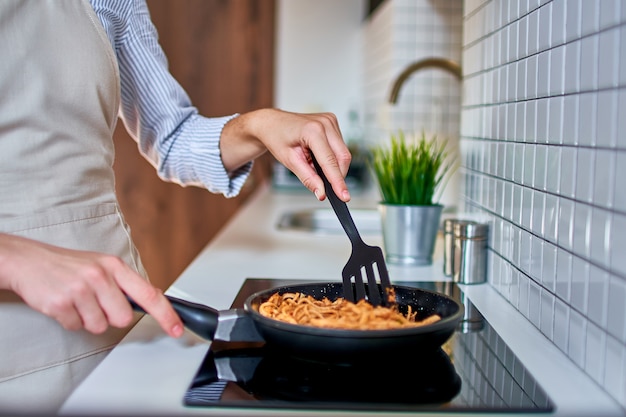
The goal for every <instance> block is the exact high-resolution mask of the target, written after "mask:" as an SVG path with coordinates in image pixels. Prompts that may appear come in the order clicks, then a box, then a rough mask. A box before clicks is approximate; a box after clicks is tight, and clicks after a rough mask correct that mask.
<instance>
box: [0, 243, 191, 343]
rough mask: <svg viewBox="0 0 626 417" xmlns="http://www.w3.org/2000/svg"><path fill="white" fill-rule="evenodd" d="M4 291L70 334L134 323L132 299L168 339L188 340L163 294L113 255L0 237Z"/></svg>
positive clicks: (2, 287)
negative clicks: (182, 338) (71, 331)
mask: <svg viewBox="0 0 626 417" xmlns="http://www.w3.org/2000/svg"><path fill="white" fill-rule="evenodd" d="M0 289H6V290H12V291H14V292H15V293H16V294H18V295H19V296H20V297H21V298H22V299H23V300H24V302H25V303H26V304H28V305H29V306H30V307H32V308H33V309H35V310H37V311H40V312H41V313H43V314H45V315H47V316H50V317H52V318H54V319H56V320H57V321H58V322H59V323H61V325H62V326H63V327H64V328H66V329H68V330H78V329H85V330H87V331H89V332H91V333H94V334H100V333H102V332H104V331H105V330H106V329H107V328H108V327H109V326H113V327H120V328H122V327H126V326H128V325H129V324H130V323H131V322H132V319H133V312H132V308H131V306H130V303H129V302H128V300H127V298H126V295H128V296H129V297H130V298H132V299H133V300H134V301H135V302H136V303H137V304H139V305H140V306H141V307H142V308H143V309H144V310H145V311H146V312H147V313H149V314H150V315H151V316H152V317H154V318H155V319H156V320H157V322H158V323H159V325H160V326H161V328H163V330H164V331H165V332H166V333H167V334H168V335H170V336H172V337H179V336H181V335H182V334H183V323H182V321H181V320H180V318H179V317H178V315H177V314H176V312H175V311H174V309H173V308H172V306H171V305H170V303H169V301H168V300H167V299H166V298H165V296H164V295H163V293H162V292H161V290H159V289H158V288H156V287H154V286H152V285H151V284H150V283H149V282H148V281H146V280H145V279H144V278H142V277H141V276H140V275H139V274H137V273H136V272H135V271H134V270H132V269H131V268H130V267H129V266H128V265H126V264H125V263H124V262H123V261H122V260H121V259H120V258H118V257H115V256H112V255H105V254H101V253H95V252H87V251H77V250H71V249H64V248H60V247H56V246H52V245H48V244H45V243H42V242H38V241H34V240H31V239H26V238H23V237H19V236H13V235H7V234H1V233H0Z"/></svg>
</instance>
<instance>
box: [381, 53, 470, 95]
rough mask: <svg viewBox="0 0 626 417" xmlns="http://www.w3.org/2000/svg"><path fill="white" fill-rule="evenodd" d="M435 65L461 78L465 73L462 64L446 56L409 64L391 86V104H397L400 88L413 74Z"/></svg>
mask: <svg viewBox="0 0 626 417" xmlns="http://www.w3.org/2000/svg"><path fill="white" fill-rule="evenodd" d="M428 67H435V68H441V69H443V70H446V71H448V72H450V73H451V74H452V75H454V76H455V77H456V78H458V79H459V81H460V80H461V78H462V76H463V73H462V71H461V66H460V65H459V64H457V63H456V62H454V61H451V60H449V59H445V58H426V59H423V60H421V61H417V62H414V63H412V64H411V65H409V66H408V67H406V68H405V69H404V71H402V72H401V73H400V75H398V77H397V78H396V80H395V81H394V83H393V87H392V88H391V94H390V95H389V102H390V103H391V104H396V102H397V101H398V94H399V93H400V88H402V85H403V84H404V82H405V81H406V80H407V78H409V76H410V75H411V74H413V73H414V72H417V71H419V70H420V69H422V68H428Z"/></svg>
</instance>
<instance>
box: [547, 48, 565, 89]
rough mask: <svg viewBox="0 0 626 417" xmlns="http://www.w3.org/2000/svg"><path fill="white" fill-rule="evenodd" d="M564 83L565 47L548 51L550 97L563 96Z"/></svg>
mask: <svg viewBox="0 0 626 417" xmlns="http://www.w3.org/2000/svg"><path fill="white" fill-rule="evenodd" d="M564 83H565V46H564V45H561V46H557V47H556V48H553V49H551V50H550V95H557V94H563V92H564Z"/></svg>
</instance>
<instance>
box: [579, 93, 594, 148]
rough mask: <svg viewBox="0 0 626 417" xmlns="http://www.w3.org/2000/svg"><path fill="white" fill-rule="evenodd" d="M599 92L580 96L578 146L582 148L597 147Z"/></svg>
mask: <svg viewBox="0 0 626 417" xmlns="http://www.w3.org/2000/svg"><path fill="white" fill-rule="evenodd" d="M597 98H598V94H597V92H595V91H594V92H590V93H585V94H581V95H580V100H579V101H578V111H579V114H578V144H579V145H582V146H591V145H595V134H596V116H597V110H596V108H597V105H596V102H597Z"/></svg>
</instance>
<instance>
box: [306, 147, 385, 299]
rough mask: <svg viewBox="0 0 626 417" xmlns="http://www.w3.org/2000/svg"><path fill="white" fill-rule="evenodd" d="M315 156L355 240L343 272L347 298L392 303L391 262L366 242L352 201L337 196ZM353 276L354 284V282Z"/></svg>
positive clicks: (332, 202) (338, 212)
mask: <svg viewBox="0 0 626 417" xmlns="http://www.w3.org/2000/svg"><path fill="white" fill-rule="evenodd" d="M312 159H313V165H314V166H315V170H316V171H317V174H318V175H319V176H320V177H322V180H323V181H324V189H325V191H326V196H327V197H328V200H329V201H330V205H331V206H332V208H333V210H334V211H335V214H336V215H337V217H338V218H339V222H340V223H341V226H342V227H343V230H345V232H346V234H347V235H348V238H349V239H350V242H352V253H351V254H350V258H349V259H348V263H346V266H344V267H343V271H342V272H341V276H342V277H343V292H344V298H345V299H346V300H348V301H352V302H357V301H359V300H362V299H364V298H365V299H366V300H367V301H368V302H369V303H370V304H372V305H375V306H378V305H388V304H389V293H390V291H391V289H392V287H391V283H390V282H389V274H388V273H387V265H386V264H385V258H384V256H383V251H382V249H381V248H379V247H378V246H369V245H367V244H365V242H363V240H362V239H361V236H360V235H359V231H358V230H357V228H356V226H355V224H354V221H353V220H352V216H351V215H350V211H349V210H348V205H347V204H346V203H344V202H343V201H341V200H340V199H339V197H337V195H336V194H335V192H334V191H333V188H332V186H331V185H330V182H328V179H327V178H326V175H325V174H324V172H323V171H322V168H321V167H320V166H319V164H318V163H317V161H316V160H315V157H312ZM375 271H376V272H377V273H378V277H379V278H380V287H379V285H378V283H377V281H376V272H375ZM364 275H365V278H366V279H367V287H366V286H365V284H364V280H363V276H364ZM353 278H354V285H353V284H352V279H353ZM366 289H367V290H366Z"/></svg>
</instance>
